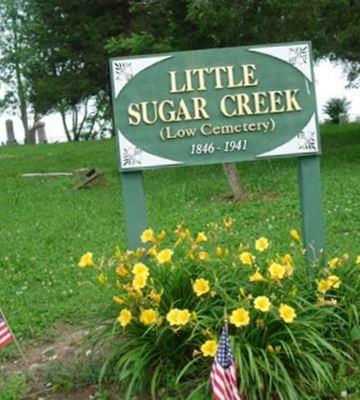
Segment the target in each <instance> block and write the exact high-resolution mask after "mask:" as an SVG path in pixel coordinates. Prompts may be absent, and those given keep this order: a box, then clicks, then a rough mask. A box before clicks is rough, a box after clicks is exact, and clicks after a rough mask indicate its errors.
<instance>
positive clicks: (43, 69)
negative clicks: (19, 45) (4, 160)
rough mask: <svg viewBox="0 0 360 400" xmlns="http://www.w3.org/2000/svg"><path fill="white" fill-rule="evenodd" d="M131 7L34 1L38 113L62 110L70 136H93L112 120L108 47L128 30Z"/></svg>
mask: <svg viewBox="0 0 360 400" xmlns="http://www.w3.org/2000/svg"><path fill="white" fill-rule="evenodd" d="M127 8H128V2H127V1H125V0H123V1H122V0H120V1H119V0H103V1H101V2H98V1H90V2H89V1H88V0H76V1H74V0H29V3H28V8H27V12H28V35H29V40H31V42H32V43H33V55H34V56H33V57H32V63H31V67H30V68H28V69H27V71H26V77H27V79H28V82H29V85H30V99H31V101H32V103H33V104H34V107H35V111H36V112H37V113H42V114H44V113H47V112H51V111H58V112H59V113H60V114H61V117H62V122H63V126H64V130H65V133H66V136H67V138H68V140H80V139H91V138H93V137H94V136H95V135H96V134H97V133H98V132H97V130H99V129H100V128H101V129H102V127H103V126H105V125H106V124H105V121H104V118H105V117H106V116H107V115H108V114H109V112H108V110H107V108H109V104H110V101H109V100H110V96H109V88H108V86H109V79H108V54H107V52H106V50H105V48H104V47H105V43H106V42H107V40H108V39H109V38H110V37H111V36H112V35H113V34H115V33H119V30H121V31H124V32H126V30H127V24H128V20H127V14H128V11H127ZM104 98H106V99H107V101H104ZM106 129H107V125H106Z"/></svg>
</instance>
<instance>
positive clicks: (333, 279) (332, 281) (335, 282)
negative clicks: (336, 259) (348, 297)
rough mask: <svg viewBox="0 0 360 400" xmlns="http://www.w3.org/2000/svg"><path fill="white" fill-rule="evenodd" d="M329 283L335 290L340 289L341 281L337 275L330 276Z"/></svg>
mask: <svg viewBox="0 0 360 400" xmlns="http://www.w3.org/2000/svg"><path fill="white" fill-rule="evenodd" d="M328 281H329V283H330V285H331V287H333V288H334V289H339V287H340V284H341V280H340V278H339V277H338V276H336V275H330V276H329V277H328Z"/></svg>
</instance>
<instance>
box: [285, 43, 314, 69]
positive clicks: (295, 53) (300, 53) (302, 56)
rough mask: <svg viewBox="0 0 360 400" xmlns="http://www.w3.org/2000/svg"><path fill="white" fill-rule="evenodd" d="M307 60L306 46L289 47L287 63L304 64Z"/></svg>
mask: <svg viewBox="0 0 360 400" xmlns="http://www.w3.org/2000/svg"><path fill="white" fill-rule="evenodd" d="M308 62H309V53H308V46H297V47H289V63H290V64H292V65H305V64H307V63H308Z"/></svg>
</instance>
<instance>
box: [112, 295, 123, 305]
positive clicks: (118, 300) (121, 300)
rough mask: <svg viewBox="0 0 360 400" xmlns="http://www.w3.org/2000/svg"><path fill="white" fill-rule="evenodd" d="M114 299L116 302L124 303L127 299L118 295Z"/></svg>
mask: <svg viewBox="0 0 360 400" xmlns="http://www.w3.org/2000/svg"><path fill="white" fill-rule="evenodd" d="M113 300H114V302H115V303H116V304H124V303H125V301H124V300H123V299H121V298H120V297H118V296H113Z"/></svg>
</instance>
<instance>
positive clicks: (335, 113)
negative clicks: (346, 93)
mask: <svg viewBox="0 0 360 400" xmlns="http://www.w3.org/2000/svg"><path fill="white" fill-rule="evenodd" d="M349 108H350V101H348V100H346V98H345V97H343V98H338V97H333V98H331V99H329V100H328V101H327V102H326V104H325V106H324V109H323V111H324V113H325V114H326V115H328V116H329V118H330V121H331V122H333V123H334V124H338V123H339V122H340V118H341V116H342V117H343V118H345V120H346V121H347V119H348V114H349Z"/></svg>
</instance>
